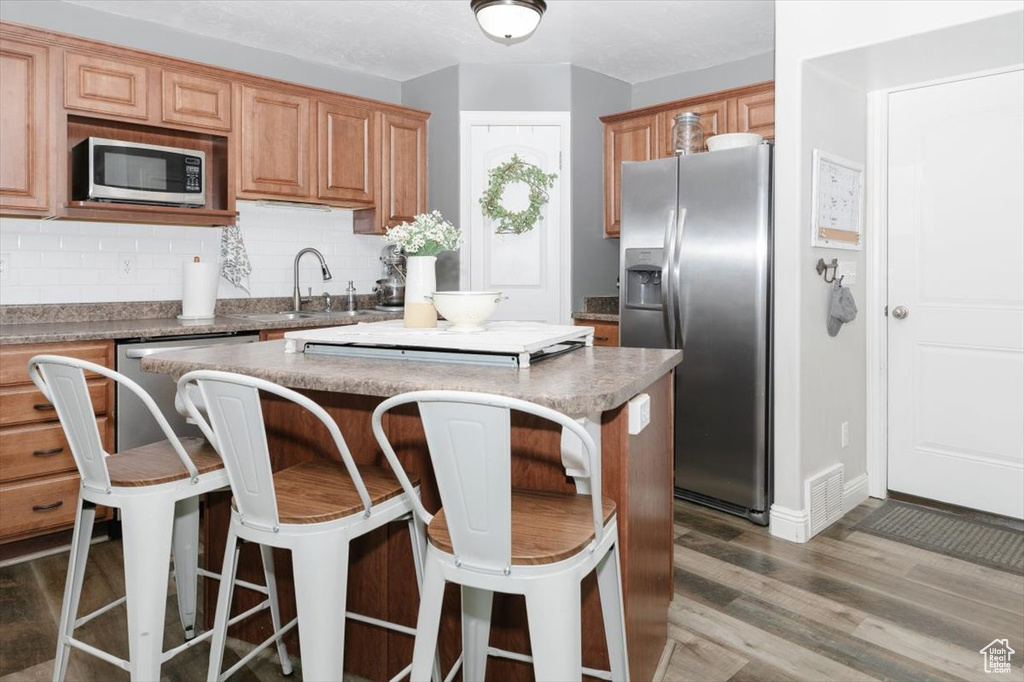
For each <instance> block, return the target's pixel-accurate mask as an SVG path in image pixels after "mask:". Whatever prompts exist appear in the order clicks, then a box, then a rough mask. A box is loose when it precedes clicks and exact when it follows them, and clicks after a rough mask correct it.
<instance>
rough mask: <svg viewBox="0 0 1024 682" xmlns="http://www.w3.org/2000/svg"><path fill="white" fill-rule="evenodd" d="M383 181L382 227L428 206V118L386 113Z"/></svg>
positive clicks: (410, 216)
mask: <svg viewBox="0 0 1024 682" xmlns="http://www.w3.org/2000/svg"><path fill="white" fill-rule="evenodd" d="M383 123H384V124H383V131H384V137H383V145H382V147H383V148H382V155H381V156H382V161H383V163H384V174H383V178H382V182H381V205H380V206H378V210H379V211H383V214H382V217H383V220H382V222H381V225H382V226H383V227H394V226H395V225H399V224H401V223H403V222H407V221H412V219H413V217H414V216H415V215H416V214H417V213H423V212H424V211H426V210H427V122H426V121H425V120H422V119H418V118H412V117H407V116H399V115H396V114H384V120H383Z"/></svg>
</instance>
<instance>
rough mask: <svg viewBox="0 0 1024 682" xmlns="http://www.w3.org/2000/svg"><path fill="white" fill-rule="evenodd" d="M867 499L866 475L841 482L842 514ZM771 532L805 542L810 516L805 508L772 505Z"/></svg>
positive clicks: (809, 526)
mask: <svg viewBox="0 0 1024 682" xmlns="http://www.w3.org/2000/svg"><path fill="white" fill-rule="evenodd" d="M866 499H868V475H867V474H860V475H859V476H855V477H854V478H852V479H850V480H849V481H846V482H845V483H844V484H843V514H846V513H847V512H849V511H850V510H851V509H853V508H854V507H856V506H857V505H858V504H860V503H861V502H863V501H864V500H866ZM768 529H769V531H771V534H772V535H774V536H775V537H777V538H782V539H783V540H789V541H790V542H807V541H808V540H810V539H811V538H810V535H811V518H810V514H809V513H808V511H807V510H806V509H789V508H788V507H780V506H779V505H777V504H773V505H772V511H771V518H770V521H769V526H768Z"/></svg>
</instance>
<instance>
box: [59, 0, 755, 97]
mask: <svg viewBox="0 0 1024 682" xmlns="http://www.w3.org/2000/svg"><path fill="white" fill-rule="evenodd" d="M70 1H71V2H74V3H75V4H78V5H84V6H86V7H91V8H93V9H97V10H101V11H104V12H111V13H113V14H120V15H123V16H128V17H134V18H137V19H142V20H145V21H152V22H157V23H160V24H163V25H165V26H172V27H174V28H178V29H180V30H182V31H187V32H189V33H195V34H199V35H204V36H210V37H215V38H220V39H223V40H228V41H231V42H235V43H241V44H243V45H248V46H251V47H258V48H263V49H267V50H272V51H275V52H281V53H284V54H288V55H291V56H294V57H299V58H301V59H305V60H308V61H313V62H321V63H324V64H329V65H331V66H335V67H338V68H342V69H348V70H352V71H358V72H361V73H367V74H371V75H374V76H381V77H384V78H390V79H393V80H397V81H404V80H408V79H410V78H415V77H417V76H421V75H423V74H425V73H430V72H431V71H436V70H438V69H442V68H444V67H447V66H451V65H453V64H494V63H520V64H524V63H534V64H536V63H546V64H549V63H562V62H568V63H572V64H576V65H578V66H582V67H585V68H588V69H592V70H594V71H598V72H600V73H604V74H607V75H609V76H613V77H615V78H619V79H621V80H624V81H627V82H629V83H637V82H641V81H646V80H650V79H652V78H658V77H660V76H666V75H669V74H674V73H680V72H683V71H692V70H694V69H702V68H706V67H709V66H715V65H718V64H724V63H726V62H731V61H736V60H738V59H743V58H745V57H751V56H754V55H758V54H763V53H765V52H768V51H770V50H772V49H773V47H774V12H775V10H774V3H773V2H770V1H769V0H742V1H741V0H548V2H547V4H548V11H547V13H546V14H545V15H544V19H543V20H542V21H541V24H540V27H539V28H538V29H537V31H536V33H534V35H533V36H532V37H531V38H530V39H529V40H527V41H526V42H523V43H520V44H517V45H512V46H505V45H501V44H499V43H496V42H494V41H492V40H490V39H489V38H487V37H486V36H485V35H484V34H483V32H482V31H481V30H480V29H479V27H478V26H477V24H476V20H475V19H474V17H473V13H472V11H470V9H469V0H375V1H374V0H316V1H307V0H189V1H187V2H185V1H182V0H147V1H146V2H124V1H123V0H70Z"/></svg>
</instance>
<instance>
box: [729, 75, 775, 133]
mask: <svg viewBox="0 0 1024 682" xmlns="http://www.w3.org/2000/svg"><path fill="white" fill-rule="evenodd" d="M729 132H733V133H757V134H758V135H763V136H764V139H766V140H774V139H775V88H774V87H772V88H769V89H767V90H766V91H765V92H759V93H754V94H751V95H745V96H743V97H737V98H736V125H735V129H734V130H730V131H729Z"/></svg>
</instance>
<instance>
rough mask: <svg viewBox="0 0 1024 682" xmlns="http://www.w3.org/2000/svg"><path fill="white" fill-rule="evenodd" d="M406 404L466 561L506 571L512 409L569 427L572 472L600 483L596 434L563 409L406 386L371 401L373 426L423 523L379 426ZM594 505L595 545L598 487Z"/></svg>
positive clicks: (599, 523)
mask: <svg viewBox="0 0 1024 682" xmlns="http://www.w3.org/2000/svg"><path fill="white" fill-rule="evenodd" d="M409 403H416V404H417V405H418V407H419V412H420V418H421V420H422V421H423V430H424V432H425V434H426V437H427V448H428V450H429V451H430V461H431V464H432V466H433V469H434V476H435V478H436V479H437V488H438V492H439V494H440V496H441V506H442V507H443V508H444V513H445V519H446V521H447V525H448V532H449V535H450V536H451V540H452V548H453V550H454V551H455V554H456V556H457V557H458V559H459V561H460V563H461V565H462V566H463V567H465V568H470V569H474V570H479V571H484V572H497V573H508V572H509V571H510V570H511V563H512V427H511V413H512V411H517V412H525V413H527V414H532V415H536V416H538V417H541V418H543V419H547V420H549V421H551V422H554V423H556V424H558V425H559V426H561V427H562V428H564V429H568V430H570V431H572V432H573V433H574V434H575V435H576V436H577V437H578V438H579V439H580V440H581V441H582V443H583V462H582V464H583V466H582V468H581V470H579V471H574V472H573V473H574V475H576V476H578V477H581V478H589V480H590V483H591V490H594V491H600V490H601V464H600V462H601V460H600V456H599V453H598V452H597V446H596V444H595V443H594V439H593V438H592V437H591V436H590V434H589V433H587V432H586V430H585V429H584V428H583V427H582V426H580V424H579V423H577V422H576V421H575V420H573V419H570V418H569V417H567V416H566V415H564V414H562V413H561V412H558V411H556V410H552V409H550V408H547V407H543V406H541V405H537V404H535V403H531V402H527V401H524V400H517V399H515V398H507V397H505V396H499V395H492V394H488V393H471V392H465V391H418V392H414V393H405V394H402V395H399V396H395V397H394V398H390V399H388V400H385V401H384V402H383V403H381V404H380V405H379V406H378V407H377V409H376V410H375V411H374V413H373V432H374V435H375V436H376V437H377V441H378V443H380V446H381V449H382V450H383V451H384V455H385V457H387V460H388V463H389V464H390V465H391V468H392V469H394V471H395V475H396V476H397V477H398V480H399V482H400V483H401V484H402V487H403V488H404V489H405V492H406V494H408V495H409V497H410V498H411V499H412V502H413V507H414V509H415V513H416V514H417V515H418V516H419V517H420V519H421V520H422V521H423V523H424V524H429V523H430V521H431V520H432V519H433V516H432V515H431V514H430V513H429V512H428V511H427V510H426V509H425V508H424V507H423V504H422V502H421V501H420V499H419V497H418V496H417V495H416V492H415V491H414V489H413V487H412V484H411V483H410V481H409V477H408V476H407V475H406V473H405V471H404V469H403V468H402V465H401V463H400V462H399V461H398V457H397V456H396V454H395V451H394V448H393V447H392V446H391V443H390V442H389V441H388V438H387V435H386V434H385V433H384V427H383V415H384V413H386V412H388V411H389V410H391V409H394V408H395V407H398V406H400V405H405V404H409ZM592 506H593V513H594V533H595V545H594V546H596V543H598V542H600V541H601V538H602V535H603V533H604V522H603V517H602V515H601V496H600V494H598V495H595V496H593V497H592Z"/></svg>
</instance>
